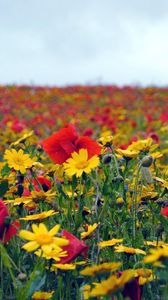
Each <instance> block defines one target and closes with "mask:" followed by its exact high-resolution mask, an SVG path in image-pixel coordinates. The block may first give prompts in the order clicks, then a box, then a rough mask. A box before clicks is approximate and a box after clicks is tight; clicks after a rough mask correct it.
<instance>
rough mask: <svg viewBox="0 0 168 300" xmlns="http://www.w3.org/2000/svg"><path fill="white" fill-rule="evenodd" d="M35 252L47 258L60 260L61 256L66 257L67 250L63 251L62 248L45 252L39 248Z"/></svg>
mask: <svg viewBox="0 0 168 300" xmlns="http://www.w3.org/2000/svg"><path fill="white" fill-rule="evenodd" d="M35 254H36V255H37V256H41V257H44V258H45V259H48V260H49V259H54V260H55V261H60V259H61V257H66V256H67V255H68V254H67V251H63V250H62V249H54V250H51V251H47V252H43V251H42V250H41V249H38V250H37V251H36V252H35Z"/></svg>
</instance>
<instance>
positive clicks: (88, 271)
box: [80, 262, 122, 276]
mask: <svg viewBox="0 0 168 300" xmlns="http://www.w3.org/2000/svg"><path fill="white" fill-rule="evenodd" d="M121 265H122V264H121V263H120V262H111V263H103V264H100V265H94V266H90V267H86V268H85V269H83V270H82V271H80V274H81V275H84V276H94V275H95V274H96V273H101V272H114V271H116V270H118V268H119V267H120V266H121Z"/></svg>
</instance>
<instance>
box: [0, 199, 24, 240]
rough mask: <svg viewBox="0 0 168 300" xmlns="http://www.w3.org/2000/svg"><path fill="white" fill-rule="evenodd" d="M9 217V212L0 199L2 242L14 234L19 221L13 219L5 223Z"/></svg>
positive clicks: (0, 234)
mask: <svg viewBox="0 0 168 300" xmlns="http://www.w3.org/2000/svg"><path fill="white" fill-rule="evenodd" d="M8 217H9V212H8V209H7V206H6V205H5V203H4V202H3V201H2V200H0V241H1V242H3V243H4V244H5V243H7V242H8V241H9V240H10V239H11V238H12V237H13V236H14V235H16V233H17V231H18V229H19V227H20V223H19V222H18V221H13V222H12V223H10V224H6V223H7V222H6V220H7V218H8Z"/></svg>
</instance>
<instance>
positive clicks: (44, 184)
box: [33, 176, 51, 192]
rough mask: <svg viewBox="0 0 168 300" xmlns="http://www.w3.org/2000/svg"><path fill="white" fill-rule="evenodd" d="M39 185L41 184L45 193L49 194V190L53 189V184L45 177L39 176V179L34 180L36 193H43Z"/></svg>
mask: <svg viewBox="0 0 168 300" xmlns="http://www.w3.org/2000/svg"><path fill="white" fill-rule="evenodd" d="M38 183H40V185H41V186H42V188H43V191H44V192H47V191H48V190H49V189H51V182H50V181H49V180H48V179H47V178H45V177H43V176H39V177H37V179H36V178H34V179H33V185H34V188H35V190H36V192H39V191H41V188H40V186H39V184H38Z"/></svg>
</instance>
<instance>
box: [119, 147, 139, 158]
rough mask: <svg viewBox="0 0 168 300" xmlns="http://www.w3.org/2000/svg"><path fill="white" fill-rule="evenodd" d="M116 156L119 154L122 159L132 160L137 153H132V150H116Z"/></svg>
mask: <svg viewBox="0 0 168 300" xmlns="http://www.w3.org/2000/svg"><path fill="white" fill-rule="evenodd" d="M117 152H118V154H120V155H121V156H122V157H125V158H134V157H137V156H138V154H139V152H138V151H134V150H129V149H126V150H122V149H117Z"/></svg>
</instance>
